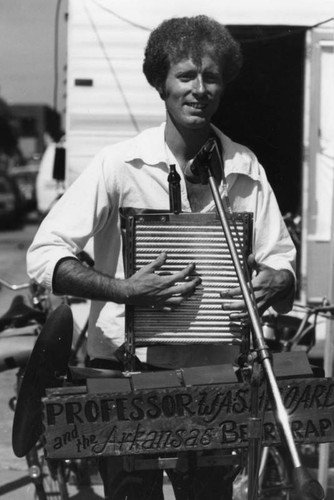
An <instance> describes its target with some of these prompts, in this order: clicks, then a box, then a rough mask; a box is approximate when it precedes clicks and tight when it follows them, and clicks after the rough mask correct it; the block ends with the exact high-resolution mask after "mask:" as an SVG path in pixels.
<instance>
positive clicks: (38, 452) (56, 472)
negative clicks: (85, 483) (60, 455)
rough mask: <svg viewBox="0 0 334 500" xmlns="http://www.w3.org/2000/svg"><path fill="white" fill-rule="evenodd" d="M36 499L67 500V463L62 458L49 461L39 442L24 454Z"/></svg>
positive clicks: (68, 470)
mask: <svg viewBox="0 0 334 500" xmlns="http://www.w3.org/2000/svg"><path fill="white" fill-rule="evenodd" d="M26 460H27V463H28V467H29V472H30V476H31V478H32V482H33V483H34V485H35V498H36V500H68V499H69V494H68V488H67V482H68V478H69V474H70V468H69V465H68V464H66V462H65V461H63V460H57V461H54V462H53V461H49V460H47V459H46V458H45V455H44V450H43V448H42V446H41V445H39V443H38V444H37V445H36V446H35V447H33V448H32V450H30V452H29V453H28V455H27V456H26Z"/></svg>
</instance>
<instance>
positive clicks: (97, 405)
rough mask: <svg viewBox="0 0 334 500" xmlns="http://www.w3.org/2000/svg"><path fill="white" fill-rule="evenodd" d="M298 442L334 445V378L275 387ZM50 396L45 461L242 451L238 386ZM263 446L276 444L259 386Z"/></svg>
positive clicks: (244, 430)
mask: <svg viewBox="0 0 334 500" xmlns="http://www.w3.org/2000/svg"><path fill="white" fill-rule="evenodd" d="M279 387H280V391H281V394H282V399H283V402H284V405H285V407H286V409H287V413H288V415H289V420H290V424H291V429H292V433H293V436H294V438H295V440H296V442H300V443H319V442H329V441H334V411H333V410H334V382H333V379H327V378H322V379H316V378H305V379H291V380H290V379H288V380H281V381H279ZM68 390H69V392H70V393H67V394H66V393H65V392H64V391H66V390H65V389H64V390H63V389H62V390H58V391H57V390H56V391H50V393H49V395H48V397H46V398H44V399H43V407H44V428H45V440H46V444H45V451H46V454H47V456H48V457H49V458H82V457H91V456H99V455H136V454H152V453H153V454H159V453H166V452H167V453H168V452H170V453H171V452H180V451H186V450H188V451H189V450H213V449H224V448H229V449H231V448H239V447H244V446H247V445H248V442H249V435H250V432H251V431H250V429H251V427H250V426H249V417H250V410H251V408H250V401H251V397H250V396H251V389H250V386H249V385H246V384H241V383H227V384H221V383H220V384H210V385H200V386H190V387H175V388H163V389H154V390H150V389H143V390H135V391H128V392H124V393H123V392H100V393H97V394H94V393H88V392H87V391H86V388H82V387H81V388H73V391H72V393H71V389H68ZM259 406H260V417H261V419H262V421H261V423H260V425H259V429H260V430H261V433H262V441H263V443H267V444H272V443H279V442H280V435H279V430H278V426H277V423H276V421H275V417H274V414H273V409H272V407H271V403H270V397H269V395H268V393H267V389H266V386H265V384H264V385H263V386H261V387H260V394H259Z"/></svg>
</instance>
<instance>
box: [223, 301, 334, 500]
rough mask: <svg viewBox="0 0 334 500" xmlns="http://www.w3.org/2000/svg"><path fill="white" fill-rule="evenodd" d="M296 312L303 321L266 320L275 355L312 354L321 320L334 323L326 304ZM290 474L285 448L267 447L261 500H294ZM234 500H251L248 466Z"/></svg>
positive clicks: (307, 449) (307, 448)
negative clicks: (288, 353) (280, 353)
mask: <svg viewBox="0 0 334 500" xmlns="http://www.w3.org/2000/svg"><path fill="white" fill-rule="evenodd" d="M294 311H295V312H302V318H299V317H297V316H289V315H275V314H267V315H265V316H264V317H263V318H262V326H263V333H264V337H265V340H266V343H267V345H268V347H269V348H270V349H271V351H272V352H290V351H293V350H303V351H305V352H306V353H307V354H309V353H310V351H311V349H312V347H314V345H315V342H316V327H317V321H318V318H319V316H320V317H323V318H325V319H326V320H334V306H333V305H330V304H328V303H327V302H326V301H324V303H323V304H322V305H320V306H314V307H311V306H304V305H298V304H295V306H294ZM312 318H313V321H312V322H311V321H310V320H311V319H312ZM311 368H312V371H313V375H314V376H316V377H323V376H324V372H323V369H322V367H321V366H318V365H313V366H312V365H311ZM298 449H299V453H300V455H301V456H302V457H303V458H304V457H306V458H307V457H309V456H310V454H314V453H315V452H316V445H309V444H305V445H304V444H301V445H299V446H298ZM290 471H291V464H290V463H289V458H288V457H287V454H286V450H285V449H284V447H283V446H264V447H263V448H262V452H261V458H260V463H259V464H258V498H259V500H266V499H270V500H292V499H293V484H292V478H291V475H290ZM233 499H234V500H247V499H248V473H247V466H246V465H245V466H244V467H243V469H242V471H241V472H240V474H239V476H237V478H236V480H235V482H234V496H233Z"/></svg>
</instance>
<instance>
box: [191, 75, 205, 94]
mask: <svg viewBox="0 0 334 500" xmlns="http://www.w3.org/2000/svg"><path fill="white" fill-rule="evenodd" d="M193 91H194V93H195V94H198V95H202V94H205V92H206V86H205V83H204V80H203V77H202V75H197V77H196V79H195V81H194V87H193Z"/></svg>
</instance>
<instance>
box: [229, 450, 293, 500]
mask: <svg viewBox="0 0 334 500" xmlns="http://www.w3.org/2000/svg"><path fill="white" fill-rule="evenodd" d="M291 493H292V484H291V481H290V477H289V472H288V465H287V464H286V461H285V458H284V455H283V453H282V451H281V450H280V449H279V448H276V447H273V446H272V447H269V448H264V450H263V454H262V460H261V465H260V472H259V489H258V499H259V500H291ZM233 500H248V470H247V467H244V468H243V470H242V471H241V472H240V474H239V475H238V476H237V477H236V479H235V481H234V484H233Z"/></svg>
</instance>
